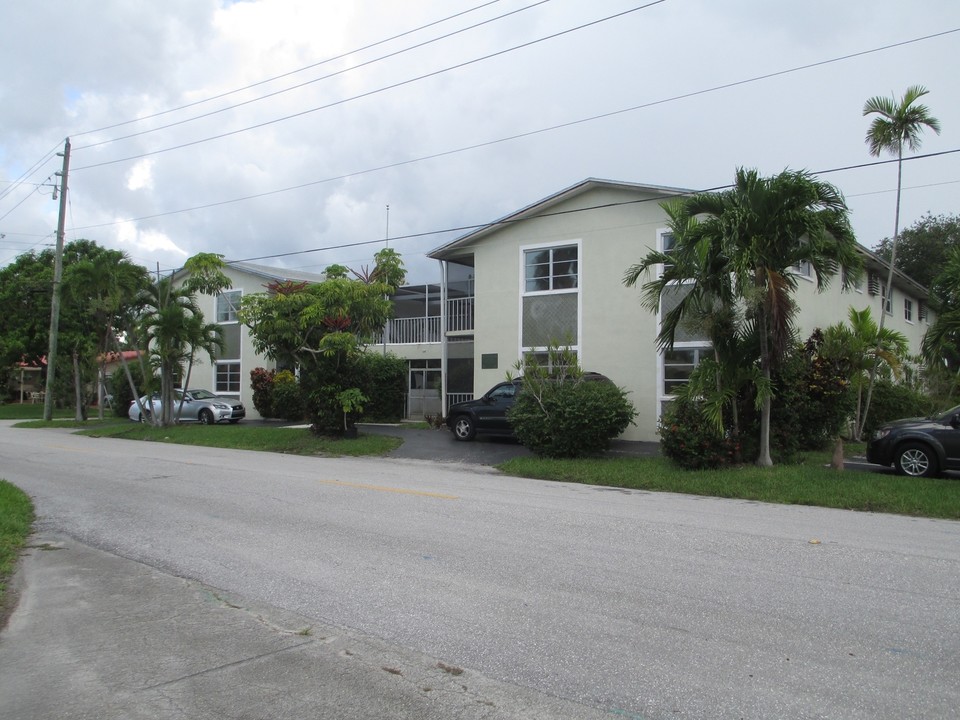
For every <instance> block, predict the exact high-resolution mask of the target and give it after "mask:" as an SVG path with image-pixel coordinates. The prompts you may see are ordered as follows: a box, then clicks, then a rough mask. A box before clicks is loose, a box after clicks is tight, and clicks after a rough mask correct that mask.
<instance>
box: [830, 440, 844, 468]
mask: <svg viewBox="0 0 960 720" xmlns="http://www.w3.org/2000/svg"><path fill="white" fill-rule="evenodd" d="M830 467H832V468H833V469H834V470H836V471H838V472H843V438H842V437H837V440H836V442H835V443H834V445H833V458H832V459H831V460H830Z"/></svg>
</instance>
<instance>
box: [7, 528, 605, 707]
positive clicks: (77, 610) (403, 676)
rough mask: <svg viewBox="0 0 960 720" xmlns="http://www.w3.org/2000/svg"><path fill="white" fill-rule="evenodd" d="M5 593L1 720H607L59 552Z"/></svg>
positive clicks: (36, 553)
mask: <svg viewBox="0 0 960 720" xmlns="http://www.w3.org/2000/svg"><path fill="white" fill-rule="evenodd" d="M12 585H13V586H14V587H19V588H20V601H19V606H18V607H17V608H16V610H15V611H14V612H13V614H12V615H11V617H10V620H9V624H8V625H7V627H6V628H5V629H4V630H3V631H2V632H0V668H2V671H0V717H4V718H10V719H11V720H13V719H14V718H15V719H16V720H57V719H63V720H83V719H85V718H89V719H90V720H94V719H96V720H138V719H141V718H142V719H143V720H147V719H149V720H157V719H161V720H163V719H166V718H170V719H173V718H177V719H178V720H182V719H183V718H191V720H206V719H208V718H209V719H211V720H212V719H213V718H227V717H229V718H270V719H271V720H273V719H278V718H291V719H296V720H299V719H300V718H303V719H304V720H306V719H307V718H310V719H311V720H315V719H317V718H337V719H338V720H341V719H342V720H354V719H357V720H359V719H361V718H411V719H414V718H415V719H417V720H422V719H429V718H437V719H438V720H439V719H440V718H465V719H468V720H469V719H473V718H476V719H477V720H479V719H480V718H484V719H487V720H489V719H490V718H516V719H518V720H519V719H520V718H525V719H532V720H536V719H537V718H544V719H545V718H601V717H610V716H609V715H608V714H606V713H602V712H600V711H599V710H593V709H590V708H587V707H584V706H582V705H577V704H574V703H570V702H566V701H563V700H559V699H556V698H552V697H548V696H545V695H542V694H540V693H537V692H535V691H532V690H528V689H525V688H518V687H515V686H511V685H507V684H504V683H499V682H495V681H493V680H490V679H487V678H485V677H483V676H481V675H479V674H477V673H474V672H472V671H470V670H462V669H460V668H456V667H453V666H451V665H447V664H444V663H442V662H440V661H438V660H437V659H436V658H430V657H427V656H425V655H422V654H420V653H416V652H414V651H410V650H405V649H403V648H396V647H392V646H390V645H388V644H386V643H385V642H383V641H380V640H377V639H375V638H371V637H366V636H363V635H361V634H359V633H356V632H353V631H350V630H346V629H344V628H337V627H331V626H326V625H321V624H318V623H316V622H314V621H312V620H308V619H306V618H304V617H301V616H299V615H296V614H294V613H291V612H287V611H284V610H282V609H279V608H275V607H256V606H251V605H249V604H248V603H246V602H244V601H243V600H242V599H240V598H235V597H227V596H226V595H224V594H223V593H221V592H219V591H217V590H214V589H212V588H208V587H205V586H203V585H202V584H199V583H196V582H192V581H189V580H184V579H182V578H177V577H173V576H170V575H166V574H164V573H162V572H160V571H158V570H155V569H153V568H151V567H148V566H146V565H142V564H140V563H138V562H135V561H132V560H126V559H123V558H120V557H117V556H115V555H111V554H109V553H107V552H103V551H100V550H96V549H94V548H91V547H88V546H86V545H83V544H81V543H78V542H77V541H75V540H73V539H71V538H65V537H60V536H56V535H41V536H39V537H37V536H34V537H33V538H31V541H30V549H29V550H28V551H27V552H26V553H25V555H24V557H23V558H22V562H21V567H20V571H19V573H18V576H17V578H16V580H15V582H14V583H12Z"/></svg>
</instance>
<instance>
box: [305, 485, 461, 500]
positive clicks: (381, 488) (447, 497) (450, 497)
mask: <svg viewBox="0 0 960 720" xmlns="http://www.w3.org/2000/svg"><path fill="white" fill-rule="evenodd" d="M317 482H319V483H323V484H324V485H340V486H342V487H349V488H358V489H360V490H376V491H377V492H389V493H397V494H399V495H419V496H420V497H429V498H436V499H437V500H459V499H460V498H459V497H458V496H456V495H444V494H443V493H433V492H425V491H423V490H408V489H406V488H392V487H386V486H385V485H366V484H364V483H351V482H344V481H343V480H317Z"/></svg>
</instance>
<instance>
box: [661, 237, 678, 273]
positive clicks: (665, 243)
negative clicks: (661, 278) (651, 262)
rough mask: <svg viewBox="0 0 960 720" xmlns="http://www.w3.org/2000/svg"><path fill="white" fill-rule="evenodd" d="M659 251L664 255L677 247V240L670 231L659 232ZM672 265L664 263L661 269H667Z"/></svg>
mask: <svg viewBox="0 0 960 720" xmlns="http://www.w3.org/2000/svg"><path fill="white" fill-rule="evenodd" d="M659 240H660V251H661V252H663V253H664V254H666V255H670V254H671V253H673V251H674V250H676V248H677V240H676V238H674V236H673V233H672V232H660V233H659ZM671 267H673V265H671V264H668V263H664V265H663V269H664V270H667V269H668V268H671Z"/></svg>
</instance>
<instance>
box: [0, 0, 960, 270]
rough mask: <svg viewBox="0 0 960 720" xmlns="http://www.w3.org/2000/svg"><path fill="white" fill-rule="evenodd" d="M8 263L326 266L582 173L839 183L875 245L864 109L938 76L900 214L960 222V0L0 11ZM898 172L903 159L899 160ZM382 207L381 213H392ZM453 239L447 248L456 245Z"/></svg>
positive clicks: (449, 233)
mask: <svg viewBox="0 0 960 720" xmlns="http://www.w3.org/2000/svg"><path fill="white" fill-rule="evenodd" d="M0 27H2V31H0V34H2V38H3V41H2V42H0V64H2V67H3V68H4V70H5V71H4V73H3V79H2V80H0V103H2V111H0V235H2V237H0V265H4V264H6V263H8V262H10V261H11V260H12V259H13V258H14V257H15V256H16V255H18V254H19V253H21V252H26V251H28V250H30V249H41V248H43V247H44V246H46V245H49V244H52V243H53V242H54V238H55V231H56V226H57V210H58V203H57V202H56V201H54V200H53V199H52V197H51V191H52V183H54V182H55V181H56V176H55V175H54V173H55V172H56V171H57V170H59V169H60V164H61V162H62V159H61V158H60V157H58V156H57V155H56V153H57V152H60V151H62V150H63V144H64V139H65V138H67V137H70V139H71V143H72V153H71V168H70V173H69V190H70V191H69V194H68V197H69V204H68V212H67V217H66V226H67V231H66V236H67V239H68V240H71V239H75V238H89V239H92V240H95V241H97V242H98V243H100V244H101V245H105V246H108V247H114V248H119V249H122V250H124V251H125V252H126V253H127V254H128V255H129V256H130V257H131V258H133V259H134V260H135V261H137V262H139V263H142V264H143V265H145V266H147V267H148V268H150V269H151V270H152V269H156V268H157V267H158V266H159V267H160V268H161V269H162V270H170V269H172V268H176V267H180V266H181V265H182V264H183V261H184V260H185V259H186V258H187V257H189V256H190V255H193V254H194V253H197V252H217V253H221V254H223V255H225V256H226V257H227V259H231V260H241V259H254V258H256V259H258V261H259V262H262V263H264V264H273V265H278V266H282V267H288V268H299V269H303V270H307V271H311V272H318V271H321V270H322V269H323V268H324V267H326V265H328V264H330V263H332V262H340V263H343V264H347V265H351V266H354V267H360V266H362V265H364V264H367V263H369V262H370V259H371V256H372V253H373V252H375V251H376V250H377V249H379V248H381V247H383V241H384V238H385V236H386V235H387V233H388V232H389V236H390V238H391V240H390V246H391V247H394V248H396V249H398V250H399V251H400V252H401V253H402V254H403V256H404V258H405V261H406V263H407V266H408V268H409V269H410V271H411V272H410V277H409V279H410V280H411V281H415V282H424V281H434V280H436V279H437V277H438V275H439V272H438V269H437V266H436V263H435V262H434V261H429V260H427V259H426V258H425V253H426V252H428V251H429V250H431V249H433V248H435V247H437V246H439V245H441V244H443V243H444V242H447V241H448V240H450V239H452V238H453V237H456V236H457V235H458V234H461V233H462V232H463V230H459V231H458V230H456V229H457V228H469V227H471V226H475V225H479V224H482V223H485V222H489V221H491V220H494V219H496V218H498V217H501V216H503V215H505V214H507V213H509V212H512V211H514V210H516V209H519V208H521V207H523V206H525V205H527V204H529V203H531V202H534V201H536V200H538V199H540V198H542V197H545V196H547V195H549V194H551V193H553V192H556V191H558V190H560V189H562V188H565V187H567V186H569V185H572V184H574V183H577V182H579V181H580V180H583V179H584V178H587V177H599V178H605V179H612V180H623V181H630V182H638V183H649V184H653V185H666V186H673V187H682V188H690V189H702V188H712V187H718V186H722V185H724V184H726V183H729V182H730V181H731V180H732V179H733V175H734V172H735V170H736V168H737V167H738V166H744V167H752V168H757V169H758V170H760V172H761V173H763V174H773V173H776V172H779V171H781V170H783V169H784V168H792V169H807V170H811V171H814V172H817V173H823V174H822V175H821V177H822V179H824V180H828V181H829V182H832V183H834V184H835V185H837V186H838V187H839V188H840V190H841V191H842V192H843V193H844V195H845V196H846V198H847V201H848V203H849V205H850V207H851V209H852V212H853V214H852V220H853V224H854V228H855V230H856V232H857V237H858V239H859V240H860V242H861V243H862V244H864V245H866V246H867V247H873V246H875V245H876V243H877V242H878V241H879V240H880V239H882V238H883V237H886V236H890V235H892V233H893V215H894V200H895V188H896V166H895V165H894V164H885V165H873V166H870V167H862V168H857V169H845V168H850V167H851V166H857V165H863V164H867V163H872V162H876V159H875V158H872V157H871V156H870V155H869V153H868V151H867V147H866V145H865V143H864V134H865V132H866V129H867V126H868V122H869V121H868V119H867V118H864V117H863V116H862V108H863V103H864V101H865V100H866V99H867V98H869V97H871V96H875V95H886V96H893V95H897V96H900V95H901V94H902V93H903V91H904V90H905V89H906V88H907V87H908V86H909V85H913V84H921V85H924V86H926V87H927V88H928V89H929V91H930V94H929V95H928V96H927V97H926V98H925V102H926V104H927V105H928V106H929V107H930V110H931V112H932V114H933V115H934V116H936V117H937V118H938V119H939V120H940V122H941V125H942V128H943V132H942V134H941V135H940V136H936V135H934V134H932V133H929V132H928V133H927V134H926V135H925V137H924V141H923V147H922V148H921V150H920V154H935V153H942V154H940V155H935V156H933V157H929V158H921V159H916V160H912V161H910V162H908V163H906V164H905V166H904V186H905V188H906V189H905V192H904V199H903V224H905V225H909V224H910V223H912V222H914V221H916V220H917V219H918V218H920V217H922V216H923V215H924V214H925V213H927V212H932V213H934V214H940V213H951V214H955V213H958V212H960V202H958V198H960V152H953V153H951V151H956V150H958V149H960V72H958V59H960V3H958V2H957V1H956V0H915V1H914V2H911V3H905V2H901V1H900V0H807V1H806V2H802V3H801V2H794V1H793V0H661V1H660V2H649V1H648V2H646V3H642V2H639V1H638V0H590V2H586V1H585V0H546V1H538V0H497V1H493V2H491V1H489V0H404V1H403V2H400V1H399V0H396V1H390V2H388V1H386V0H337V1H335V0H244V1H239V2H230V1H228V0H162V1H161V2H158V1H157V0H45V2H19V3H6V4H5V5H4V9H3V10H2V12H0ZM883 159H887V158H883ZM387 206H389V212H388V210H387ZM445 231H446V232H445Z"/></svg>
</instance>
